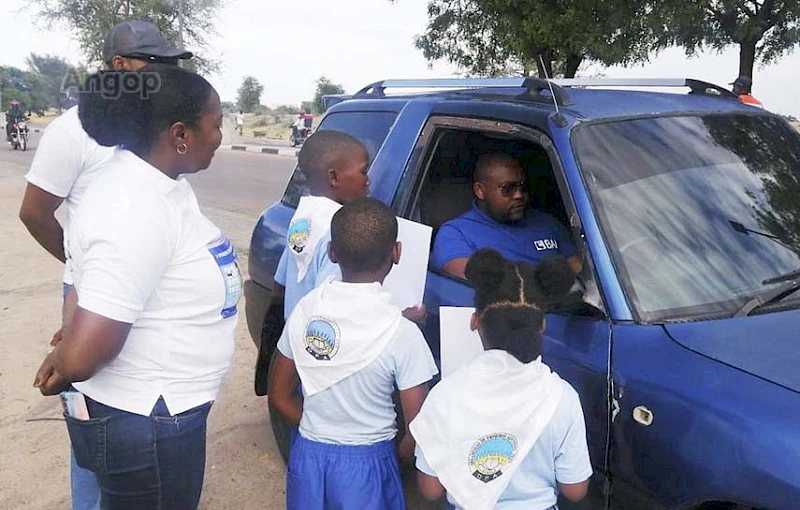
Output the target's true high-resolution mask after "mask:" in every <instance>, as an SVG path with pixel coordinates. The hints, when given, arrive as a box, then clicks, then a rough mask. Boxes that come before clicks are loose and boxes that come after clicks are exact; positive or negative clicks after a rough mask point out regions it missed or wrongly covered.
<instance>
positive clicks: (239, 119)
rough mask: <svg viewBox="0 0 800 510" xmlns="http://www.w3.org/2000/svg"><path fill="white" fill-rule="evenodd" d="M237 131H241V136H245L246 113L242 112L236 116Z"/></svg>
mask: <svg viewBox="0 0 800 510" xmlns="http://www.w3.org/2000/svg"><path fill="white" fill-rule="evenodd" d="M236 129H237V130H238V131H239V136H242V135H243V134H244V112H243V111H242V110H239V113H237V114H236Z"/></svg>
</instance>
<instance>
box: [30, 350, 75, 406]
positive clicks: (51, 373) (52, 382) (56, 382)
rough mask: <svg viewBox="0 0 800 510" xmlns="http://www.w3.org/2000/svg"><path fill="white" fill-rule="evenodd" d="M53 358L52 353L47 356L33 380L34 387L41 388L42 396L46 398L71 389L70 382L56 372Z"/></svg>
mask: <svg viewBox="0 0 800 510" xmlns="http://www.w3.org/2000/svg"><path fill="white" fill-rule="evenodd" d="M53 357H54V356H53V353H52V352H51V353H50V354H48V355H47V357H46V358H45V359H44V361H42V364H41V365H40V366H39V370H37V371H36V377H34V379H33V387H34V388H39V391H40V392H41V393H42V395H44V396H46V397H49V396H52V395H58V394H59V393H61V392H62V391H65V390H67V389H69V386H70V381H69V380H67V379H66V378H65V377H63V376H62V375H61V374H59V373H58V372H56V370H55V365H54V363H53Z"/></svg>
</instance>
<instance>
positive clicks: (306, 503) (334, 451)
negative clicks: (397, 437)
mask: <svg viewBox="0 0 800 510" xmlns="http://www.w3.org/2000/svg"><path fill="white" fill-rule="evenodd" d="M286 508H287V510H351V509H357V510H405V508H406V505H405V498H404V496H403V482H402V480H401V479H400V466H399V464H398V461H397V450H396V448H395V444H394V441H383V442H381V443H376V444H372V445H363V446H350V445H336V444H326V443H318V442H316V441H310V440H308V439H305V438H304V437H303V436H301V435H300V434H298V435H297V438H296V439H295V442H294V444H293V445H292V452H291V454H290V455H289V471H288V473H287V474H286Z"/></svg>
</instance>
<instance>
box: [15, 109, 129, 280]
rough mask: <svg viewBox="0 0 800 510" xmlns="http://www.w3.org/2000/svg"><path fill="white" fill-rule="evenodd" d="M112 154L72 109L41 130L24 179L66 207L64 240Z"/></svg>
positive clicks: (66, 275) (68, 273)
mask: <svg viewBox="0 0 800 510" xmlns="http://www.w3.org/2000/svg"><path fill="white" fill-rule="evenodd" d="M113 154H114V148H113V147H103V146H102V145H99V144H98V143H97V142H95V141H94V140H92V138H91V137H90V136H89V135H88V134H86V131H84V130H83V126H82V125H81V121H80V119H79V118H78V107H77V106H73V107H72V108H70V109H69V110H67V111H66V112H64V113H63V114H62V115H61V116H60V117H58V118H57V119H55V120H53V122H51V123H50V125H49V126H47V129H45V130H44V134H43V135H42V139H41V140H40V141H39V145H38V147H37V149H36V154H35V155H34V157H33V163H32V164H31V168H30V170H28V173H27V175H26V176H25V179H27V181H28V182H29V183H30V184H32V185H34V186H36V187H37V188H39V189H42V190H44V191H46V192H48V193H50V194H51V195H55V196H57V197H61V198H63V199H65V200H64V202H65V204H66V211H67V217H66V220H65V221H64V225H63V228H64V238H65V239H66V238H67V235H68V234H67V231H68V229H69V226H70V224H71V223H72V219H73V217H74V215H75V209H76V208H77V207H78V204H80V202H81V199H82V198H83V195H84V193H85V192H86V189H87V188H88V187H89V183H90V182H91V181H92V179H94V178H95V176H96V175H97V172H98V171H99V170H100V169H102V168H103V165H105V163H106V162H107V161H108V160H109V159H110V158H111V156H112V155H113ZM64 283H69V284H71V283H72V275H71V270H70V267H69V264H66V265H65V267H64Z"/></svg>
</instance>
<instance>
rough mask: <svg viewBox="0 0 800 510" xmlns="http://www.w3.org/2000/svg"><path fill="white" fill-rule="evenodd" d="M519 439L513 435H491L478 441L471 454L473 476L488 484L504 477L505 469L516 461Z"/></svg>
mask: <svg viewBox="0 0 800 510" xmlns="http://www.w3.org/2000/svg"><path fill="white" fill-rule="evenodd" d="M516 453H517V438H515V437H514V436H512V435H511V434H503V433H497V434H489V435H488V436H483V437H482V438H480V439H478V440H477V441H476V442H475V444H474V445H473V446H472V449H471V450H470V452H469V469H470V471H472V476H474V477H475V478H477V479H478V480H480V481H482V482H484V483H488V482H491V481H492V480H494V479H496V478H499V477H500V476H502V475H503V468H504V467H505V466H507V465H508V464H510V463H511V461H512V460H514V455H515V454H516Z"/></svg>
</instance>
